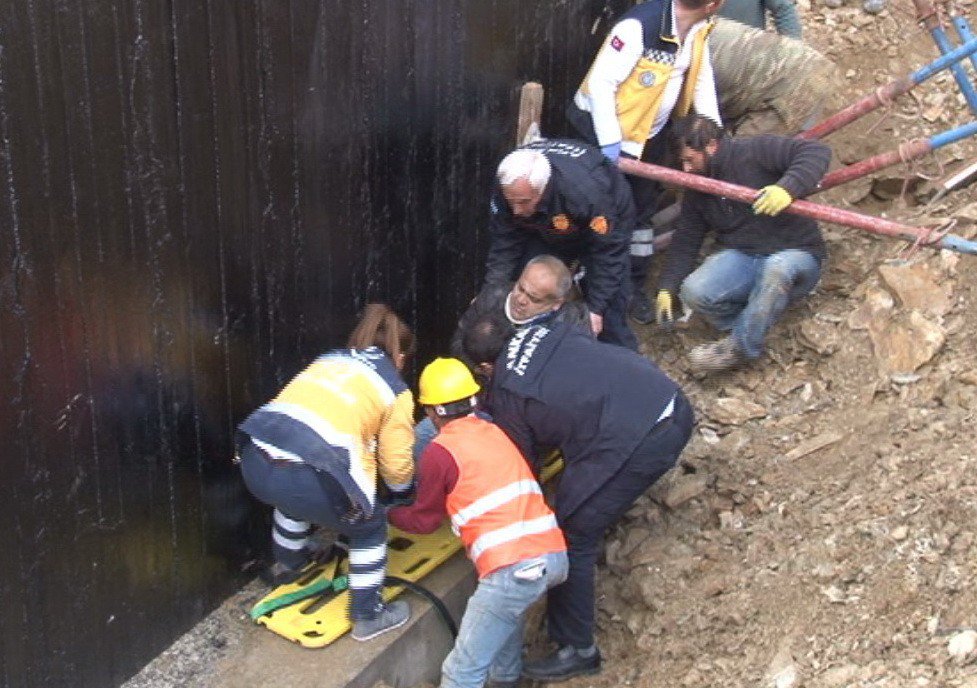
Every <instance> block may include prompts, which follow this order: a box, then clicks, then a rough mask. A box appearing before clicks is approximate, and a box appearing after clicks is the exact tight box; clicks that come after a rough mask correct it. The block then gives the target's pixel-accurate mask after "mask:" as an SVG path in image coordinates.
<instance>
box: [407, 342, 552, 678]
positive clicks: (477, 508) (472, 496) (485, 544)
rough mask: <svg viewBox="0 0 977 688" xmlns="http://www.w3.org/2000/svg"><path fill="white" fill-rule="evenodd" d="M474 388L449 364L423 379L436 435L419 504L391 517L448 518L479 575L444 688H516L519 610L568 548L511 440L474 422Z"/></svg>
mask: <svg viewBox="0 0 977 688" xmlns="http://www.w3.org/2000/svg"><path fill="white" fill-rule="evenodd" d="M479 389H480V388H479V386H478V383H476V382H475V379H474V378H473V377H472V374H471V371H469V369H468V366H466V365H465V364H464V363H462V362H461V361H459V360H458V359H455V358H437V359H435V360H434V361H433V362H432V363H430V364H429V365H428V366H427V367H426V368H425V369H424V371H423V372H422V373H421V379H420V396H419V398H418V401H419V402H420V404H421V405H422V406H423V407H424V412H425V414H426V415H427V417H428V418H430V419H431V421H432V422H433V423H434V425H435V426H436V427H437V429H438V431H439V432H438V435H437V437H435V438H434V440H432V442H431V443H430V444H429V445H428V446H427V448H426V449H425V450H424V453H423V454H422V455H421V458H420V461H419V464H418V489H417V498H416V501H415V502H414V504H413V505H412V506H405V507H398V508H394V509H391V510H390V512H389V518H390V522H391V523H393V524H394V525H395V526H397V527H398V528H400V529H401V530H405V531H407V532H413V533H429V532H432V531H434V530H435V529H436V528H438V526H440V525H441V523H442V521H443V520H444V518H445V517H446V516H447V517H449V518H450V519H451V526H452V529H453V530H454V531H455V533H457V534H458V535H459V537H461V540H462V542H463V543H464V545H465V551H466V552H467V553H468V556H469V558H470V559H471V560H472V562H473V563H474V565H475V570H476V571H477V573H478V578H479V582H478V587H477V588H476V589H475V592H474V594H473V595H472V597H471V599H470V600H469V601H468V606H467V608H466V610H465V616H464V618H463V619H462V621H461V629H460V630H459V633H458V638H457V640H456V641H455V646H454V649H452V651H451V653H450V654H449V655H448V657H447V658H446V659H445V661H444V665H443V666H442V676H441V687H442V688H468V687H469V686H470V687H472V688H477V687H480V686H482V685H484V684H485V681H486V679H488V678H490V679H491V683H490V685H493V686H497V687H501V686H515V685H517V683H518V681H519V677H520V674H521V672H522V637H523V624H524V622H525V613H526V610H527V609H528V608H529V606H530V605H531V604H533V603H534V602H535V601H536V600H538V599H539V598H540V597H542V596H543V594H544V593H545V592H546V590H547V589H549V588H551V587H553V586H554V585H558V584H559V583H562V582H563V581H564V580H565V579H566V576H567V569H568V563H567V554H566V541H565V540H564V538H563V533H562V531H561V530H560V528H559V527H558V526H557V523H556V517H555V516H554V515H553V512H552V511H551V510H550V508H549V507H548V506H547V505H546V502H545V500H544V499H543V495H542V490H541V489H540V486H539V483H538V482H537V481H536V478H535V477H534V476H533V473H532V471H531V470H530V469H529V465H528V464H527V463H526V461H525V459H524V458H523V456H522V454H521V453H520V452H519V450H518V449H517V448H516V446H515V445H514V444H513V443H512V440H510V439H509V438H508V436H507V435H506V434H505V433H504V432H502V430H500V429H499V428H498V427H497V426H495V425H494V424H492V423H490V422H489V421H486V420H483V419H481V418H479V417H478V416H476V415H475V413H474V412H475V409H476V408H477V398H476V395H477V394H478V392H479Z"/></svg>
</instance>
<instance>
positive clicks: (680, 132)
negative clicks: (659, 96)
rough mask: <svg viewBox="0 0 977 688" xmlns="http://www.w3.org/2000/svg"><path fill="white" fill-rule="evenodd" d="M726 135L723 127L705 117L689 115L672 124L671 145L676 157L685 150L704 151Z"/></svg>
mask: <svg viewBox="0 0 977 688" xmlns="http://www.w3.org/2000/svg"><path fill="white" fill-rule="evenodd" d="M725 135H726V130H725V129H723V128H722V126H721V125H719V124H717V123H716V122H713V121H712V120H711V119H709V118H708V117H705V116H704V115H688V116H687V117H681V118H679V119H677V120H674V121H673V122H672V133H671V143H672V149H673V150H674V151H675V154H676V155H681V154H682V149H683V148H691V149H692V150H695V151H700V152H701V151H704V150H705V149H706V146H707V145H708V144H709V143H711V142H713V141H718V140H719V139H721V138H722V137H723V136H725Z"/></svg>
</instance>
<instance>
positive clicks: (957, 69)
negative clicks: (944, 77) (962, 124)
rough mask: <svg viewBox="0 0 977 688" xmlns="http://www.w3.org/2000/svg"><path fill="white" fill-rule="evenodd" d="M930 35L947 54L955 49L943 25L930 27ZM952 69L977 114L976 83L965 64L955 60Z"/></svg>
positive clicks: (954, 76)
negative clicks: (971, 79) (966, 69)
mask: <svg viewBox="0 0 977 688" xmlns="http://www.w3.org/2000/svg"><path fill="white" fill-rule="evenodd" d="M930 35H931V36H932V37H933V40H934V41H935V42H936V45H937V47H939V49H940V52H941V53H943V54H944V55H947V54H949V53H952V52H953V51H954V46H953V43H951V42H950V39H949V38H947V35H946V32H945V31H944V30H943V29H942V28H941V27H939V26H934V27H932V28H931V29H930ZM950 71H951V72H952V73H953V78H954V79H956V80H957V86H959V87H960V92H961V93H963V97H964V98H965V99H966V101H967V105H969V106H970V111H971V112H973V113H974V114H975V115H977V90H975V89H974V85H973V83H971V81H970V78H969V77H968V76H967V72H966V71H965V70H964V68H963V65H961V64H959V63H958V62H957V61H956V60H954V61H953V64H951V65H950Z"/></svg>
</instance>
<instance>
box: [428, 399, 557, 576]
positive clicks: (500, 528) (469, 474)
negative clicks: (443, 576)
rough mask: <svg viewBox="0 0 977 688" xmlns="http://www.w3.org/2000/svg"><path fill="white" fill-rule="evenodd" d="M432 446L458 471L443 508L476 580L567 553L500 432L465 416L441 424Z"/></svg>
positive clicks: (524, 468) (516, 455)
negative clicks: (505, 568)
mask: <svg viewBox="0 0 977 688" xmlns="http://www.w3.org/2000/svg"><path fill="white" fill-rule="evenodd" d="M434 442H437V443H438V444H439V445H441V446H442V447H444V449H445V450H447V452H448V453H449V454H451V456H452V458H453V459H454V461H455V464H456V465H457V467H458V480H457V482H456V483H455V486H454V488H453V489H452V490H451V493H450V494H448V497H447V500H446V503H445V506H446V508H447V511H448V514H449V516H450V517H451V525H452V528H453V529H454V530H455V532H456V533H458V535H459V536H460V537H461V541H462V543H463V544H464V545H465V549H466V550H467V551H468V556H469V557H470V558H471V560H472V562H473V563H474V564H475V569H476V570H477V571H478V575H479V577H484V576H486V575H487V574H489V573H491V572H492V571H494V570H496V569H498V568H501V567H503V566H509V565H511V564H515V563H516V562H519V561H522V560H523V559H528V558H531V557H537V556H540V555H542V554H548V553H550V552H560V551H564V550H565V549H566V541H565V540H564V539H563V533H562V532H561V531H560V529H559V526H558V525H557V522H556V517H555V516H554V515H553V512H552V511H551V510H550V508H549V507H548V506H547V505H546V502H545V500H544V499H543V495H542V491H541V490H540V487H539V483H538V482H536V479H535V477H534V476H533V474H532V471H530V470H529V466H528V465H527V464H526V460H525V459H524V458H523V456H522V454H520V453H519V450H518V449H517V448H516V445H514V444H513V443H512V440H510V439H509V438H508V436H507V435H506V434H505V433H504V432H502V430H501V429H499V428H498V427H497V426H495V425H493V424H492V423H489V422H487V421H484V420H481V419H479V418H476V417H475V416H466V417H465V418H459V419H457V420H453V421H451V422H450V423H448V424H447V425H445V426H444V427H443V428H442V429H441V432H440V433H439V434H438V436H437V437H436V438H435V439H434Z"/></svg>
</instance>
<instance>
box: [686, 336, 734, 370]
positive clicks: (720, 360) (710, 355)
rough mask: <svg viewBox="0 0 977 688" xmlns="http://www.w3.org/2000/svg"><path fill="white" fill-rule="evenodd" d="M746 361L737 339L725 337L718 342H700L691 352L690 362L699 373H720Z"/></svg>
mask: <svg viewBox="0 0 977 688" xmlns="http://www.w3.org/2000/svg"><path fill="white" fill-rule="evenodd" d="M745 362H746V356H744V355H743V352H742V351H741V350H740V347H739V345H738V344H737V343H736V340H735V339H733V338H732V337H725V338H723V339H720V340H719V341H717V342H709V343H708V344H700V345H699V346H697V347H695V348H693V349H692V351H690V352H689V363H690V364H692V369H693V370H694V371H696V372H699V373H718V372H719V371H721V370H729V369H730V368H735V367H736V366H738V365H741V364H743V363H745Z"/></svg>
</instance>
